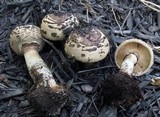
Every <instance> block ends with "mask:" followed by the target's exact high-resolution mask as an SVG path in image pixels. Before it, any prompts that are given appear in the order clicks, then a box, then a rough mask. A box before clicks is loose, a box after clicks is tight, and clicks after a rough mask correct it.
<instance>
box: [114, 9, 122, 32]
mask: <svg viewBox="0 0 160 117" xmlns="http://www.w3.org/2000/svg"><path fill="white" fill-rule="evenodd" d="M112 12H113V15H114V19H115V21H116V23H117V25H118V27H119V30H120V31H121V34H122V30H121V26H120V24H119V22H118V20H117V17H116V14H115V12H114V9H113V7H112Z"/></svg>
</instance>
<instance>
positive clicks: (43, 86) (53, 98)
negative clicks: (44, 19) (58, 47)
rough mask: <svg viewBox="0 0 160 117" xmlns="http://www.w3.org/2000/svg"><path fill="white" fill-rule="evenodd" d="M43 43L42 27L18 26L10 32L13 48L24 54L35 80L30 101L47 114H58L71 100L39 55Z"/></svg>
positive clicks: (29, 97) (29, 95)
mask: <svg viewBox="0 0 160 117" xmlns="http://www.w3.org/2000/svg"><path fill="white" fill-rule="evenodd" d="M43 45H44V42H43V40H42V36H41V33H40V29H39V28H38V27H36V26H34V25H25V26H18V27H16V28H15V29H14V30H13V31H12V32H11V34H10V46H11V48H12V49H13V50H14V51H15V52H16V53H17V54H19V55H24V57H25V61H26V64H27V67H28V71H29V73H30V75H31V77H32V79H33V81H34V85H35V87H34V88H33V89H32V90H31V91H30V92H29V94H28V99H29V101H30V102H31V104H32V105H33V106H35V107H36V108H37V109H38V110H41V111H44V112H46V114H47V115H56V114H59V113H60V110H61V108H62V107H63V106H64V105H65V104H66V103H67V101H68V100H69V97H68V90H67V89H66V88H65V87H64V86H61V85H57V84H56V82H55V80H54V78H53V76H52V73H51V71H50V70H49V68H48V67H47V65H46V64H45V63H44V61H43V60H42V59H41V57H40V56H39V54H38V51H40V50H41V49H42V47H43Z"/></svg>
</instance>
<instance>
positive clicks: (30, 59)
mask: <svg viewBox="0 0 160 117" xmlns="http://www.w3.org/2000/svg"><path fill="white" fill-rule="evenodd" d="M37 49H38V46H27V47H24V48H23V50H24V57H25V61H26V64H27V67H28V71H29V73H30V75H31V77H32V79H33V81H34V82H37V81H42V82H38V84H37V88H38V87H39V86H44V87H46V86H49V87H55V86H57V84H56V82H55V80H54V78H53V76H52V73H51V71H50V70H49V68H48V67H47V65H46V64H45V62H44V61H43V60H42V58H41V57H40V56H39V54H38V50H37Z"/></svg>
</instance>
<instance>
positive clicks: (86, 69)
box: [0, 0, 160, 117]
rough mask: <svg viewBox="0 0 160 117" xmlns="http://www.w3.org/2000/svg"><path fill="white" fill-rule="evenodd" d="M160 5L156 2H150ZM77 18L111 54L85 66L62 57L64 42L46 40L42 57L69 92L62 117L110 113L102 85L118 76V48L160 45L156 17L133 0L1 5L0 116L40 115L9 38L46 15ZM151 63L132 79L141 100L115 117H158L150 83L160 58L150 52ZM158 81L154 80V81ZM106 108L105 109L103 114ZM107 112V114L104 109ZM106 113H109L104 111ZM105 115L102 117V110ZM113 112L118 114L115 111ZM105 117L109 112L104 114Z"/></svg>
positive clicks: (4, 1) (29, 0)
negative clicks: (104, 40) (97, 32)
mask: <svg viewBox="0 0 160 117" xmlns="http://www.w3.org/2000/svg"><path fill="white" fill-rule="evenodd" d="M151 1H152V2H153V3H156V4H159V3H160V2H159V0H151ZM57 11H68V12H72V13H75V14H76V15H77V16H78V18H79V20H80V27H87V26H91V25H92V26H96V27H98V28H100V29H101V30H103V32H104V34H105V35H106V36H107V37H108V38H109V42H110V45H111V50H110V53H109V54H108V56H107V57H106V58H105V59H104V60H102V61H100V62H97V63H94V64H92V65H86V64H83V63H80V62H77V61H76V60H74V58H69V57H68V56H67V55H66V54H65V53H64V43H65V40H64V41H62V42H51V41H47V40H46V39H44V41H45V42H46V45H45V47H44V49H43V50H42V52H41V53H40V55H41V56H42V58H43V59H44V60H45V62H46V63H47V65H48V66H49V68H50V69H51V71H52V73H53V76H54V77H55V80H56V82H57V83H62V84H64V85H66V86H67V88H69V89H70V98H71V99H72V101H73V105H72V107H70V108H69V107H67V106H64V107H63V108H62V109H61V112H60V115H59V116H60V117H80V116H81V117H97V116H99V117H101V116H100V115H102V116H105V114H106V112H108V111H110V108H109V107H108V106H107V107H106V105H104V98H103V96H102V95H101V93H102V86H101V85H102V84H103V81H104V80H105V79H106V78H107V77H108V76H109V75H111V74H115V73H117V72H118V68H117V67H116V65H115V61H114V52H115V49H116V47H117V46H118V45H119V44H120V43H121V42H123V41H125V40H127V39H130V38H139V39H142V40H143V41H145V42H147V43H149V44H151V45H153V46H155V47H156V46H159V45H160V13H159V12H156V11H154V10H152V9H151V8H149V7H147V6H146V5H145V4H143V3H142V2H140V1H137V0H66V1H65V0H34V1H33V0H1V1H0V27H1V28H0V100H1V101H0V116H1V117H9V116H15V117H19V116H29V117H35V116H44V114H43V113H39V112H37V110H35V109H34V108H33V106H32V105H30V104H29V103H28V100H27V99H26V96H27V94H28V90H29V89H30V88H31V86H32V85H33V81H32V80H31V78H30V76H29V74H28V71H27V67H26V65H25V60H24V58H23V57H21V56H18V55H16V54H15V53H14V52H13V51H12V50H11V49H10V46H9V34H10V32H11V30H12V29H13V28H15V27H16V26H19V25H25V24H34V25H36V26H39V27H40V24H41V20H42V18H43V17H44V16H45V15H46V14H48V13H54V12H57ZM154 53H155V63H154V65H153V66H152V69H151V70H150V72H149V73H147V74H145V75H143V76H141V77H135V78H134V79H133V80H135V81H137V82H138V83H139V84H138V86H139V88H140V90H141V93H142V97H143V100H141V101H137V102H136V103H134V104H133V105H132V106H131V107H129V108H125V109H124V108H123V105H122V108H119V109H113V110H111V111H113V112H111V113H112V114H115V115H114V116H115V117H116V116H117V117H135V116H136V117H159V116H160V111H159V108H160V104H159V99H160V92H159V91H160V90H159V87H158V86H154V85H152V84H151V83H152V80H154V79H152V78H155V77H160V72H159V71H160V67H159V65H160V55H159V52H158V51H156V50H154ZM155 81H156V80H155ZM104 108H105V109H104ZM108 108H109V109H108ZM106 109H108V110H106ZM103 110H105V112H104V111H103ZM115 110H116V111H115ZM108 114H109V112H108Z"/></svg>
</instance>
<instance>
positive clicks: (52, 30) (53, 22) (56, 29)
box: [41, 12, 79, 40]
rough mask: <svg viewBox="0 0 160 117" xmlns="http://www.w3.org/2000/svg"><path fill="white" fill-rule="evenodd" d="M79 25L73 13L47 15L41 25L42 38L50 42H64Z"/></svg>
mask: <svg viewBox="0 0 160 117" xmlns="http://www.w3.org/2000/svg"><path fill="white" fill-rule="evenodd" d="M77 25H79V21H78V19H77V17H76V16H75V15H74V14H72V13H61V12H58V13H55V14H48V15H46V16H45V17H44V18H43V20H42V23H41V33H42V36H44V37H45V38H47V39H49V40H63V39H64V38H65V36H66V34H67V33H69V32H70V31H71V30H72V29H73V28H74V27H75V26H77Z"/></svg>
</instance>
